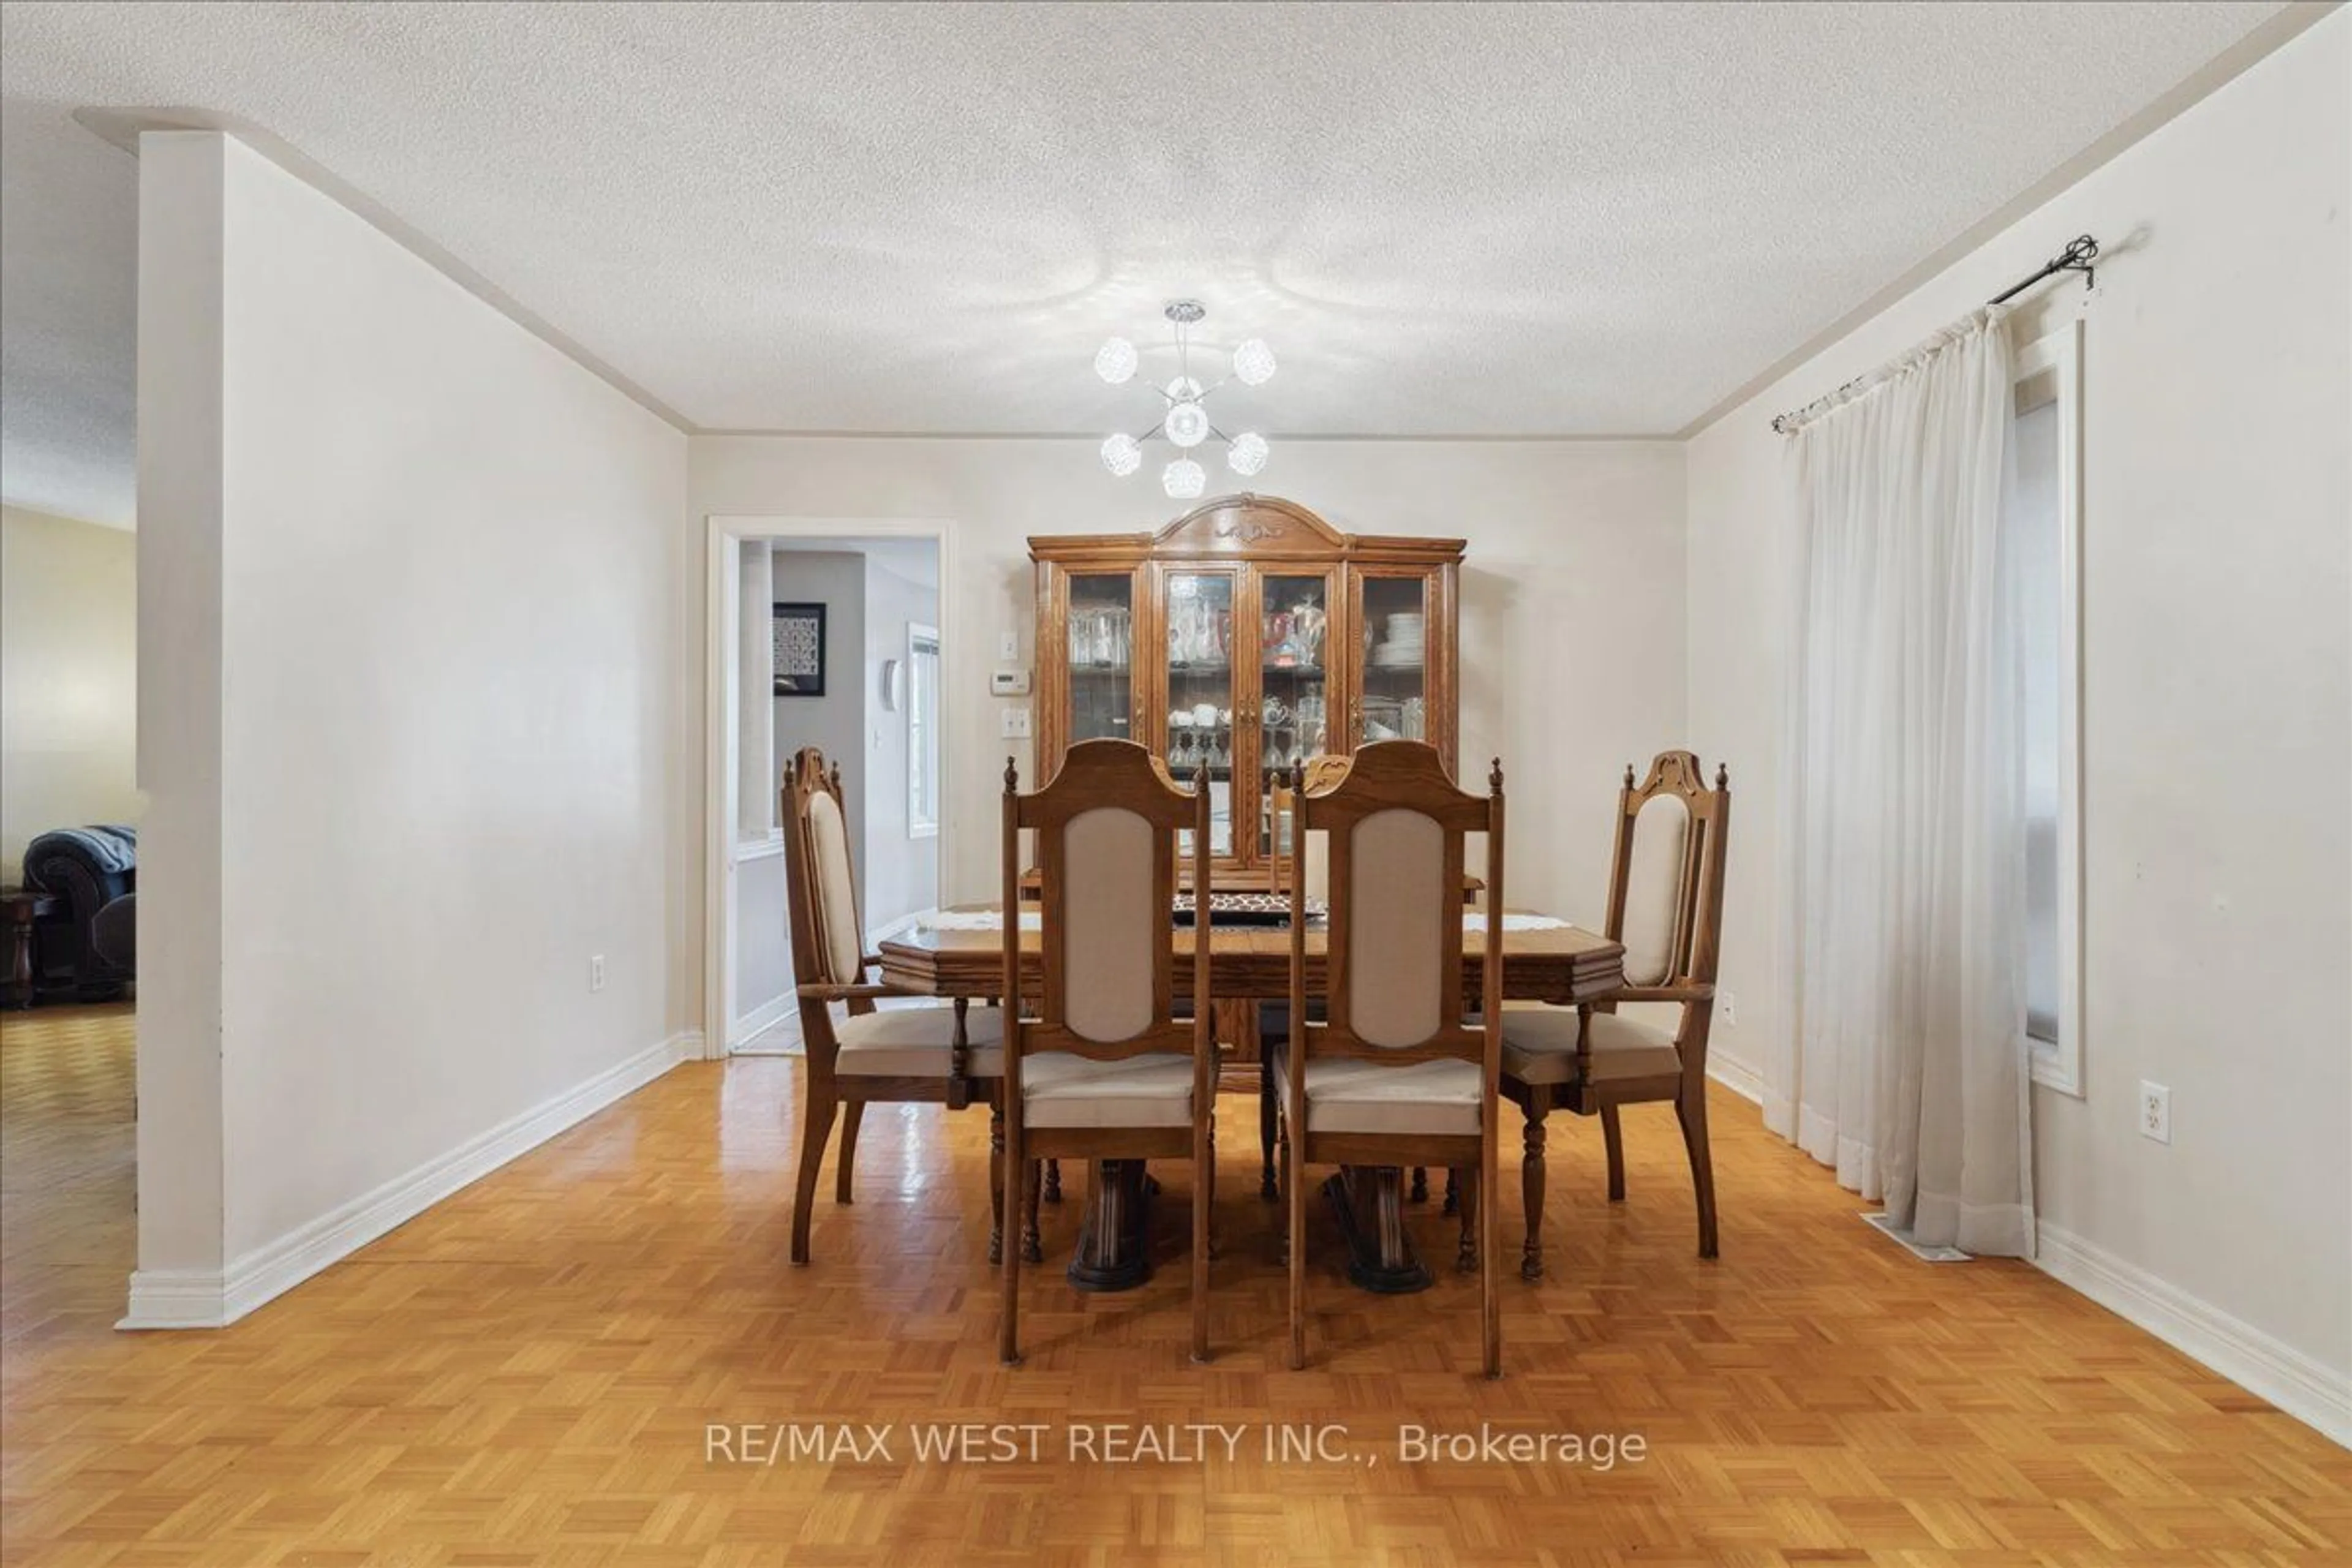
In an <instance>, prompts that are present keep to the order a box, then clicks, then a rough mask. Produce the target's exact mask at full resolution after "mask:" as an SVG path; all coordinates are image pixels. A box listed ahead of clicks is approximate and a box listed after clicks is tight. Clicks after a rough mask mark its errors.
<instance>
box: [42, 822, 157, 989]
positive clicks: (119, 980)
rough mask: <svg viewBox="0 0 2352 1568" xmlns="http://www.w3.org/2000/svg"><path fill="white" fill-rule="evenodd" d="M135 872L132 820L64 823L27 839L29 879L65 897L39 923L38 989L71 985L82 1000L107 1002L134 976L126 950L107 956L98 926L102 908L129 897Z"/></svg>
mask: <svg viewBox="0 0 2352 1568" xmlns="http://www.w3.org/2000/svg"><path fill="white" fill-rule="evenodd" d="M138 878H139V831H138V829H136V828H134V827H124V826H115V825H111V824H109V825H104V826H94V827H67V828H59V829H58V830H56V831H54V832H50V833H44V834H42V835H41V836H40V837H37V838H36V839H34V840H33V841H32V843H30V844H29V845H26V847H25V880H26V882H27V883H29V884H31V885H32V886H34V887H37V888H39V889H42V890H44V891H46V892H50V893H55V894H57V895H58V896H59V897H61V898H62V899H64V900H65V904H66V907H65V908H64V909H63V910H60V911H59V912H58V913H57V914H55V915H52V916H50V917H49V918H48V919H47V920H44V921H42V922H41V924H40V927H39V929H38V932H37V937H38V940H37V943H36V952H37V955H38V958H37V962H38V965H39V969H38V973H37V974H36V975H35V977H34V984H35V985H36V986H37V988H39V989H42V990H45V991H54V992H63V991H66V990H68V989H70V990H71V992H72V993H73V994H74V995H75V997H76V998H77V999H79V1000H80V1001H84V1002H110V1001H112V1000H114V999H115V998H116V997H118V996H120V995H121V994H122V987H123V985H124V984H125V983H126V982H128V981H130V980H131V979H132V978H133V975H134V972H133V970H132V967H131V963H130V962H129V958H128V955H127V954H125V955H124V957H123V958H122V959H121V961H117V960H115V959H113V958H111V957H110V956H109V954H108V952H107V951H106V950H105V949H104V948H103V947H102V946H101V945H100V942H98V940H97V938H96V936H95V934H94V933H95V931H96V928H97V926H98V922H99V915H100V911H101V910H105V909H106V907H107V906H108V905H110V904H111V903H113V902H115V901H116V900H120V899H124V898H127V897H129V896H130V895H131V892H132V891H133V890H134V889H135V888H136V887H137V884H138ZM115 918H116V919H118V920H119V919H120V917H119V916H118V917H115Z"/></svg>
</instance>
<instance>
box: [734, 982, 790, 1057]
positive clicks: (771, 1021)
mask: <svg viewBox="0 0 2352 1568" xmlns="http://www.w3.org/2000/svg"><path fill="white" fill-rule="evenodd" d="M799 1000H800V998H799V997H798V996H797V995H795V994H793V993H792V992H790V991H786V992H783V993H782V994H779V995H776V996H774V997H772V998H771V999H770V1000H768V1001H765V1002H762V1003H761V1004H760V1005H758V1006H757V1007H754V1008H752V1009H751V1011H750V1012H748V1013H746V1014H744V1015H743V1016H741V1017H740V1018H738V1019H736V1020H735V1021H734V1022H733V1023H731V1024H729V1025H728V1026H727V1048H728V1049H729V1050H730V1051H731V1050H733V1049H734V1048H735V1047H738V1046H740V1045H743V1044H745V1043H747V1042H748V1041H750V1040H751V1039H752V1038H754V1037H757V1036H760V1035H764V1034H766V1033H767V1032H768V1031H769V1030H771V1029H772V1028H774V1027H775V1026H777V1025H779V1024H781V1023H782V1022H783V1021H784V1020H785V1019H786V1018H789V1017H791V1016H792V1015H793V1005H795V1004H796V1003H797V1002H798V1001H799Z"/></svg>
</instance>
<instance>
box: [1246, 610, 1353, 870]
mask: <svg viewBox="0 0 2352 1568" xmlns="http://www.w3.org/2000/svg"><path fill="white" fill-rule="evenodd" d="M1338 597H1339V595H1337V594H1336V593H1335V592H1334V591H1333V582H1332V578H1331V576H1330V575H1329V574H1326V573H1321V572H1318V573H1315V574H1312V575H1303V574H1302V575H1287V574H1278V573H1266V574H1262V575H1261V576H1260V577H1259V579H1258V605H1259V614H1258V621H1259V628H1258V645H1257V646H1258V700H1257V704H1256V708H1257V719H1258V747H1257V774H1258V776H1257V791H1256V796H1255V798H1256V800H1257V803H1258V808H1257V809H1258V833H1257V840H1258V855H1259V858H1261V859H1262V860H1265V859H1269V858H1271V857H1272V856H1273V854H1274V853H1275V851H1276V849H1277V848H1280V849H1283V850H1284V851H1285V852H1287V848H1288V847H1287V846H1286V845H1285V846H1277V845H1276V843H1275V842H1274V821H1273V816H1272V807H1271V802H1272V800H1273V798H1274V775H1275V774H1276V773H1286V772H1289V771H1291V770H1294V769H1297V768H1299V767H1302V766H1304V765H1305V764H1306V763H1307V760H1308V759H1309V758H1311V757H1316V756H1319V755H1321V754H1322V753H1324V752H1328V751H1329V750H1331V719H1332V715H1331V713H1330V711H1329V709H1330V703H1331V701H1332V700H1333V693H1334V691H1335V689H1336V687H1335V684H1334V681H1333V679H1332V668H1333V662H1334V658H1335V656H1336V654H1337V653H1338V651H1339V650H1338V649H1337V648H1335V647H1333V639H1334V637H1335V636H1336V634H1337V632H1338V629H1339V622H1338V621H1337V619H1336V618H1335V617H1334V616H1333V613H1332V612H1333V611H1334V610H1335V609H1336V608H1337V607H1338V603H1337V601H1338Z"/></svg>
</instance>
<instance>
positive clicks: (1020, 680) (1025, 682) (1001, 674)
mask: <svg viewBox="0 0 2352 1568" xmlns="http://www.w3.org/2000/svg"><path fill="white" fill-rule="evenodd" d="M988 694H989V695H990V696H991V697H1026V696H1028V695H1029V672H1028V671H1027V670H1025V669H999V670H992V671H991V672H990V674H989V677H988Z"/></svg>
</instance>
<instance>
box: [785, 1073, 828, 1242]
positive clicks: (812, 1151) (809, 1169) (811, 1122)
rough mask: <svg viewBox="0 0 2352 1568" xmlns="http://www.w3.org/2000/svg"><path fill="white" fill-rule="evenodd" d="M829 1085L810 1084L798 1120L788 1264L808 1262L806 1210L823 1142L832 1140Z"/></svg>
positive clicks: (813, 1196)
mask: <svg viewBox="0 0 2352 1568" xmlns="http://www.w3.org/2000/svg"><path fill="white" fill-rule="evenodd" d="M833 1112H834V1098H833V1085H832V1083H831V1082H830V1081H827V1082H824V1083H817V1082H811V1083H810V1085H809V1089H808V1108H807V1110H805V1111H804V1112H803V1115H802V1118H801V1169H800V1177H799V1180H798V1181H797V1182H796V1183H795V1184H794V1185H793V1250H792V1260H793V1262H794V1263H799V1264H805V1263H807V1262H808V1260H809V1219H810V1212H809V1211H810V1210H811V1209H812V1208H813V1207H814V1205H815V1204H816V1184H817V1178H818V1177H819V1176H821V1175H823V1174H824V1142H825V1140H826V1139H828V1138H830V1137H832V1136H833Z"/></svg>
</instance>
